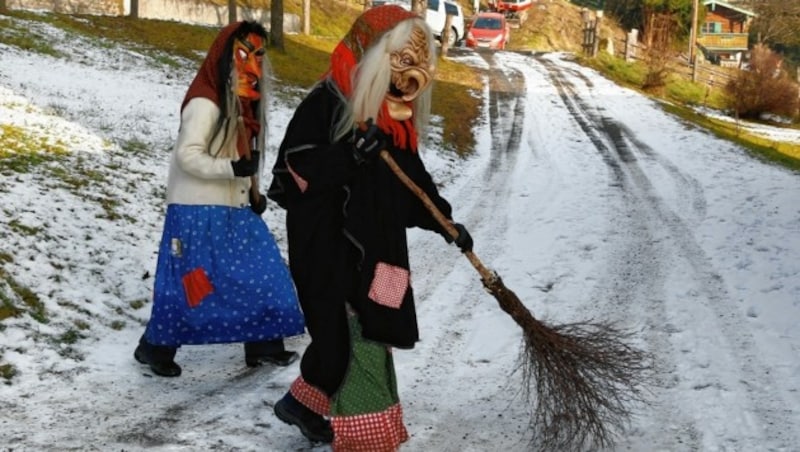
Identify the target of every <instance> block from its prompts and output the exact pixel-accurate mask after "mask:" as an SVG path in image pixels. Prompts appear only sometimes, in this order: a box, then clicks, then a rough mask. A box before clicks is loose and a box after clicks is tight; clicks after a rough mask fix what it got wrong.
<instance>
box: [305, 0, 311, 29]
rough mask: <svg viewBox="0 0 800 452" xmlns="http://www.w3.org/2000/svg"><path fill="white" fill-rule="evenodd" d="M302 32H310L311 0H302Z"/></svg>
mask: <svg viewBox="0 0 800 452" xmlns="http://www.w3.org/2000/svg"><path fill="white" fill-rule="evenodd" d="M303 34H304V35H306V36H308V35H310V34H311V0H303Z"/></svg>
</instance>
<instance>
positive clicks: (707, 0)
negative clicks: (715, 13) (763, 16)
mask: <svg viewBox="0 0 800 452" xmlns="http://www.w3.org/2000/svg"><path fill="white" fill-rule="evenodd" d="M703 5H704V6H709V5H710V6H711V9H714V8H715V7H716V6H717V5H719V6H722V7H723V8H728V9H730V10H732V11H736V12H737V13H741V14H744V15H746V16H750V17H755V16H756V13H754V12H753V11H750V10H748V9H744V8H741V7H738V6H735V5H731V4H730V3H728V2H722V1H720V0H703Z"/></svg>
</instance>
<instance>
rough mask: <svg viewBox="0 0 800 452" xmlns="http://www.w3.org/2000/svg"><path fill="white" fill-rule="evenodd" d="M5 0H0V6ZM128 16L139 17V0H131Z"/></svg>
mask: <svg viewBox="0 0 800 452" xmlns="http://www.w3.org/2000/svg"><path fill="white" fill-rule="evenodd" d="M5 1H6V0H0V7H2V4H3V3H5ZM130 16H131V17H132V18H134V19H138V18H139V0H131V13H130Z"/></svg>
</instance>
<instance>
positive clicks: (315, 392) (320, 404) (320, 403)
mask: <svg viewBox="0 0 800 452" xmlns="http://www.w3.org/2000/svg"><path fill="white" fill-rule="evenodd" d="M289 392H291V393H292V395H293V396H294V398H295V399H297V401H298V402H300V403H302V404H303V405H305V406H306V407H307V408H308V409H310V410H311V411H313V412H315V413H317V414H319V415H320V416H328V415H329V414H330V412H331V401H330V399H329V398H328V396H327V395H325V393H324V392H322V391H320V390H319V389H317V388H315V387H314V386H311V385H310V384H308V383H306V381H305V380H303V377H302V376H300V377H297V379H295V380H294V382H293V383H292V386H291V387H289Z"/></svg>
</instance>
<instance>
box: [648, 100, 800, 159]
mask: <svg viewBox="0 0 800 452" xmlns="http://www.w3.org/2000/svg"><path fill="white" fill-rule="evenodd" d="M663 108H664V109H665V110H666V111H668V112H669V113H672V114H674V115H676V116H679V117H681V118H683V119H685V120H687V121H689V122H692V123H694V124H697V125H699V126H701V127H703V128H704V129H706V130H709V131H710V132H712V133H713V134H714V135H716V136H718V137H720V138H723V139H725V140H728V141H732V142H734V143H736V144H738V145H740V146H742V147H744V148H745V149H747V150H748V151H750V153H751V154H752V155H754V156H756V157H758V158H761V159H763V160H765V161H768V162H772V163H776V164H779V165H782V166H785V167H787V168H789V169H792V170H794V171H798V172H800V145H797V144H791V143H782V142H775V141H771V140H768V139H765V138H763V137H759V136H756V135H753V134H751V133H748V132H747V131H745V130H744V129H742V128H740V127H738V126H737V125H736V124H735V123H731V122H728V121H720V120H718V119H714V118H709V117H707V116H703V115H701V114H699V113H697V112H695V111H694V110H691V109H689V108H686V107H682V106H678V105H670V104H665V105H664V106H663Z"/></svg>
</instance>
